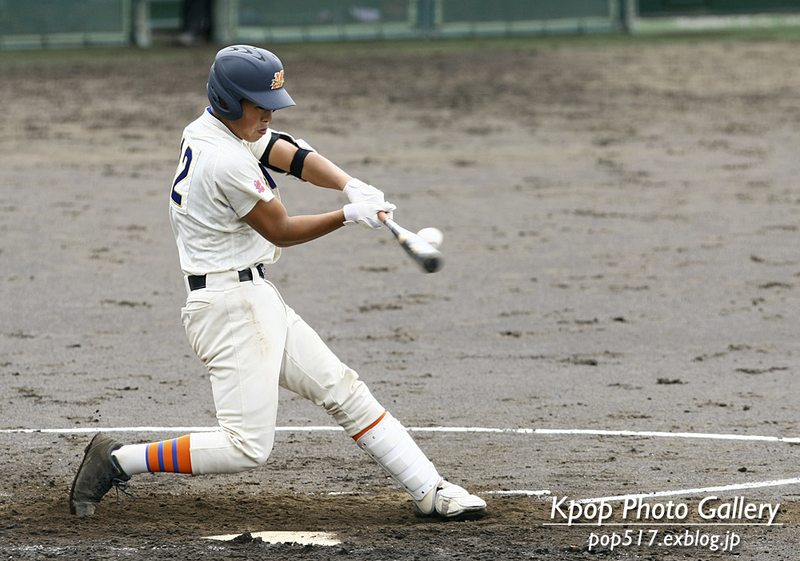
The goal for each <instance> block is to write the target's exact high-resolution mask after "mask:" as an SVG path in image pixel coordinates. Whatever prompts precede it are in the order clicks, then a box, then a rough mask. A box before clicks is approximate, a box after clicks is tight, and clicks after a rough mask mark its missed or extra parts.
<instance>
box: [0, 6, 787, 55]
mask: <svg viewBox="0 0 800 561" xmlns="http://www.w3.org/2000/svg"><path fill="white" fill-rule="evenodd" d="M708 18H717V20H716V22H715V23H714V24H713V25H711V26H712V27H713V26H717V27H719V25H720V23H719V22H720V21H722V24H723V25H732V26H739V27H741V26H756V25H758V26H764V25H798V26H800V0H559V1H553V0H215V2H214V13H213V18H212V19H213V33H214V40H215V41H216V42H217V43H220V44H230V43H234V42H253V43H259V42H276V41H314V40H353V39H391V38H416V37H434V38H436V37H471V36H498V35H533V34H544V33H583V32H610V31H615V30H619V29H628V30H630V31H634V32H637V31H645V32H646V31H670V30H675V29H681V30H682V29H687V28H693V29H694V28H697V29H699V28H701V27H702V26H703V25H704V23H703V22H704V21H705V20H707V19H708ZM726 18H727V19H726ZM726 22H727V23H726ZM180 24H181V0H0V48H5V49H9V48H41V47H70V46H91V45H127V44H130V43H131V42H133V43H135V44H137V45H139V46H148V45H150V44H151V32H152V31H153V30H177V29H178V28H179V27H180Z"/></svg>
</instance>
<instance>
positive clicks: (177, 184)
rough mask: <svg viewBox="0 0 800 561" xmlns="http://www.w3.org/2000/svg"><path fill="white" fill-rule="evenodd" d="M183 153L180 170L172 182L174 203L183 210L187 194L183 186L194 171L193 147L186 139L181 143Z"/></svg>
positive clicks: (179, 165)
mask: <svg viewBox="0 0 800 561" xmlns="http://www.w3.org/2000/svg"><path fill="white" fill-rule="evenodd" d="M184 146H185V148H184ZM181 151H182V153H183V155H182V156H181V160H180V163H179V164H178V170H177V171H176V172H175V180H174V181H173V182H172V202H173V203H175V204H176V205H177V206H178V207H179V208H183V199H184V195H185V193H186V191H185V190H183V189H182V184H183V183H185V182H186V180H187V179H188V178H189V175H190V173H191V169H192V147H191V146H190V145H189V143H188V142H186V139H185V138H184V139H183V141H182V142H181Z"/></svg>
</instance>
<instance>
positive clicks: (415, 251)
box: [378, 212, 444, 273]
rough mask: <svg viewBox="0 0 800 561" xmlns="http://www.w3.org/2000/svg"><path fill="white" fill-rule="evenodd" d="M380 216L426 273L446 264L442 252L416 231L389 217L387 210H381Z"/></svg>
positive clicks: (439, 268) (437, 269) (435, 270)
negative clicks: (407, 228)
mask: <svg viewBox="0 0 800 561" xmlns="http://www.w3.org/2000/svg"><path fill="white" fill-rule="evenodd" d="M378 218H380V219H381V220H382V221H383V223H384V224H386V227H387V228H389V230H390V231H391V232H392V234H394V237H395V238H397V241H398V242H399V243H400V246H401V247H402V248H403V249H405V250H406V253H408V255H409V256H410V257H411V259H413V260H414V261H416V262H417V263H418V264H419V265H420V267H422V269H423V270H424V271H425V272H426V273H435V272H437V271H440V270H441V268H442V267H443V266H444V255H442V252H441V251H439V250H438V249H436V248H435V247H433V246H432V245H431V244H429V243H428V242H426V241H425V240H423V239H422V238H421V237H419V236H418V235H417V234H415V233H414V232H411V231H409V230H406V229H405V228H403V227H402V226H400V225H399V224H398V223H397V222H395V221H394V220H392V219H391V218H389V217H388V216H387V215H386V213H385V212H379V213H378Z"/></svg>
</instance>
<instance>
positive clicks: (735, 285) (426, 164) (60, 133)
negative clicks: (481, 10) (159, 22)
mask: <svg viewBox="0 0 800 561" xmlns="http://www.w3.org/2000/svg"><path fill="white" fill-rule="evenodd" d="M477 47H481V48H477ZM352 49H353V50H352V51H350V52H348V50H347V49H346V48H344V47H343V46H324V45H323V46H314V45H310V46H308V45H307V46H288V45H287V46H280V45H277V46H274V50H275V51H276V52H277V53H278V54H279V55H280V56H282V58H283V61H284V63H285V66H286V87H287V89H288V90H289V92H290V93H291V94H292V96H293V97H294V99H295V100H296V101H297V103H298V107H296V108H290V109H286V110H282V111H280V112H278V113H276V118H275V121H274V123H273V125H274V128H276V129H278V130H286V131H288V132H291V133H292V134H294V135H295V136H299V137H302V138H305V139H306V140H308V141H309V142H310V143H311V144H312V145H314V146H315V147H316V148H317V149H319V150H320V152H322V153H323V154H325V155H328V156H329V157H331V159H333V160H334V161H336V162H338V163H339V164H340V165H341V166H342V167H344V168H345V169H346V170H348V171H349V172H350V173H351V174H353V175H355V176H357V177H360V178H362V179H364V180H366V181H369V182H372V183H374V184H375V185H377V186H379V187H381V188H382V189H384V190H385V191H386V193H387V196H388V198H389V199H390V200H392V201H393V202H395V203H396V204H397V205H398V210H397V212H396V217H397V219H398V221H399V222H400V223H402V224H404V225H406V226H407V227H409V228H413V229H419V228H421V227H423V226H431V225H435V226H437V227H439V228H440V229H442V230H443V231H444V234H445V240H444V246H443V250H444V252H445V255H446V258H447V262H446V265H445V268H444V270H443V271H441V272H440V273H437V274H435V275H423V274H421V272H420V271H418V270H417V269H415V268H414V265H413V264H412V263H411V262H410V261H409V260H408V259H407V258H406V257H405V255H404V254H403V253H402V251H401V250H400V249H399V248H398V247H397V245H396V244H395V242H394V241H393V239H392V238H391V236H390V235H389V233H388V232H386V231H381V232H372V233H370V232H367V231H366V230H363V229H361V228H347V229H344V230H342V231H340V232H337V233H336V234H334V235H331V236H328V237H326V238H325V239H321V240H318V241H316V242H314V243H311V244H307V245H304V246H300V247H297V248H293V249H290V250H288V251H286V252H285V254H284V256H283V257H282V258H281V260H280V261H279V262H278V263H277V264H276V265H275V266H274V267H272V268H271V271H270V275H271V278H272V279H273V280H274V282H275V283H276V285H277V286H278V288H279V289H280V290H281V293H282V294H283V296H284V298H285V299H286V300H287V302H288V303H289V304H290V305H292V306H293V307H294V308H295V309H296V310H297V311H298V312H299V313H300V314H301V315H303V316H304V317H305V319H306V320H307V321H308V322H309V323H310V324H311V325H312V326H314V327H315V328H316V329H317V330H318V332H319V333H320V334H321V335H322V336H323V338H324V339H325V340H326V341H328V342H329V344H330V346H331V348H333V349H334V351H335V352H336V353H337V354H339V356H340V357H341V358H342V359H343V360H344V361H345V362H347V363H348V364H350V365H351V366H352V367H353V368H355V369H356V370H357V371H358V372H359V373H360V374H361V376H362V378H363V379H365V380H366V382H367V384H368V385H369V386H370V388H371V389H372V391H373V393H374V394H375V395H376V397H377V398H378V399H379V400H380V401H381V402H382V403H383V404H384V405H385V406H386V407H387V408H389V409H390V410H391V411H392V412H393V414H394V415H395V416H396V417H398V418H399V419H401V420H402V421H403V422H404V424H406V425H407V426H409V427H412V428H415V429H422V428H426V427H438V426H447V427H463V428H472V429H475V428H484V429H485V428H499V429H551V430H552V431H554V432H550V433H548V432H543V431H540V432H530V431H516V432H512V431H507V432H500V433H492V432H466V431H465V432H435V431H431V432H426V431H422V430H415V431H414V432H413V434H414V437H415V438H416V439H417V440H418V442H419V443H420V445H421V446H422V447H423V448H424V449H425V450H426V451H428V452H429V454H430V456H431V458H432V459H433V460H434V462H435V463H436V464H437V466H438V467H439V469H440V471H441V472H442V473H443V474H444V475H445V476H447V477H448V478H450V479H451V480H454V481H457V482H459V483H464V484H465V485H466V486H468V487H469V488H470V489H471V490H473V491H475V492H478V493H479V494H482V495H483V496H484V497H485V498H486V499H487V501H488V503H489V508H490V512H489V515H488V516H487V517H486V518H484V519H483V520H480V521H471V522H454V523H447V524H441V523H435V522H431V521H427V520H418V519H416V518H414V516H413V514H412V509H411V503H410V500H409V499H408V497H407V496H405V495H404V494H402V493H400V492H399V491H398V490H397V488H396V487H395V486H394V485H393V484H392V482H391V481H389V480H388V479H387V478H386V477H385V476H384V474H383V473H382V472H380V470H379V468H377V466H375V465H374V464H373V463H372V462H371V460H369V459H368V458H367V457H366V456H365V455H363V454H362V453H361V452H360V451H359V450H358V449H357V447H355V446H354V445H353V444H352V443H351V442H348V441H347V439H346V438H345V436H344V435H343V434H341V433H338V432H330V431H322V430H314V429H312V428H311V427H319V426H323V427H329V426H331V424H332V422H331V421H330V420H329V419H327V418H326V416H325V415H324V413H323V412H321V411H319V410H317V409H316V408H315V407H313V406H312V405H310V404H308V403H306V402H303V401H301V400H299V399H298V398H296V397H294V396H292V395H289V394H288V393H287V394H285V395H282V405H281V409H280V412H279V419H278V424H279V425H280V426H281V427H295V429H296V430H285V431H281V432H279V433H278V435H277V439H276V446H275V450H274V452H273V454H272V456H271V457H270V460H269V461H268V463H267V465H266V466H264V467H262V468H260V469H257V470H254V471H251V472H248V473H244V474H239V475H229V476H200V477H185V476H170V475H164V474H155V475H147V476H137V477H135V478H134V479H133V480H132V482H131V490H132V491H133V493H134V494H135V495H136V501H135V502H130V501H129V500H128V499H127V498H125V497H121V500H120V504H116V502H115V497H114V496H113V495H109V497H108V498H107V499H105V500H104V501H103V502H102V503H101V505H100V507H99V508H98V510H97V515H96V516H94V517H92V518H89V519H77V518H75V517H71V516H70V515H69V510H68V506H67V493H68V490H69V485H70V482H71V479H72V477H73V475H74V472H75V469H76V468H77V466H78V464H79V462H80V459H81V456H82V450H83V447H84V446H85V445H86V443H87V442H88V440H89V438H90V435H91V433H92V432H93V431H94V430H96V429H98V428H102V427H106V428H109V427H111V428H118V429H124V430H123V431H121V432H119V433H117V434H116V437H117V438H119V439H121V440H124V441H126V442H142V441H150V440H156V439H160V438H167V437H172V436H178V434H175V432H174V431H171V430H170V429H169V428H170V427H210V426H213V425H214V412H213V406H212V402H211V396H210V392H209V386H208V382H207V381H206V379H205V378H206V375H205V371H204V368H203V366H202V364H201V363H200V362H199V361H198V360H197V359H196V357H194V355H193V354H192V351H191V349H190V347H189V345H188V343H187V341H186V339H185V335H184V333H183V331H182V327H181V325H180V318H179V309H180V307H181V305H182V302H183V299H184V298H185V291H184V288H183V284H182V279H181V275H180V270H179V268H178V260H177V253H176V251H175V249H174V242H173V240H172V235H171V232H170V229H169V224H168V220H167V200H168V199H167V197H168V189H169V184H170V180H171V178H172V175H173V172H174V167H175V164H176V162H177V157H178V154H177V152H178V144H179V141H180V133H181V130H182V128H183V126H184V125H185V124H187V123H188V122H189V121H191V120H192V119H193V118H195V117H196V116H197V115H198V114H199V113H200V112H201V111H202V110H203V108H204V106H205V93H204V87H205V81H206V78H207V72H208V66H209V64H210V62H211V61H212V60H213V55H214V52H215V49H206V48H201V49H197V50H176V49H170V48H156V49H153V50H150V51H146V52H139V51H135V50H118V51H83V52H73V53H46V52H45V53H17V54H14V53H3V54H2V56H0V93H2V95H3V99H4V102H5V111H4V118H3V119H2V120H0V132H2V134H0V160H2V166H0V186H1V187H0V193H1V194H2V197H1V198H0V232H1V233H2V237H0V240H2V242H0V299H2V302H3V305H2V307H0V310H1V311H0V313H1V314H2V317H1V318H0V324H2V328H1V329H0V411H2V413H0V430H2V431H3V432H0V442H1V443H2V447H3V450H4V454H2V455H1V456H0V557H3V558H5V559H45V558H59V559H76V560H77V559H81V560H86V559H119V560H122V559H167V558H174V557H181V558H185V559H229V558H248V559H267V558H269V559H295V558H298V557H300V558H308V559H332V558H336V559H399V560H411V559H539V558H546V559H564V560H566V559H583V558H595V556H600V557H603V558H613V559H617V558H620V559H627V558H643V559H708V558H719V557H727V556H730V555H736V556H738V557H739V558H743V559H759V560H768V559H770V560H771V559H790V558H794V557H796V551H797V549H798V546H800V531H798V523H800V503H798V496H800V494H798V493H800V481H797V482H792V481H791V480H793V479H794V478H797V477H800V469H798V462H797V455H798V450H797V446H796V443H795V442H793V441H792V439H794V438H797V437H800V425H798V418H800V416H799V415H798V409H800V399H798V398H800V383H798V381H797V380H796V379H795V378H794V374H796V373H797V372H798V371H800V356H799V355H798V352H797V349H796V332H797V317H800V298H799V297H798V294H800V292H798V287H800V257H798V251H797V242H798V235H799V234H798V233H799V232H800V225H799V224H798V216H799V215H800V194H799V193H798V179H797V177H798V175H800V160H798V157H797V153H798V146H800V51H798V48H797V43H796V42H794V41H790V40H783V41H779V40H772V41H742V40H734V39H725V38H721V37H715V38H697V39H696V40H683V41H650V42H648V41H640V40H631V41H624V40H619V41H611V42H602V41H598V42H595V43H593V42H591V41H580V40H577V41H569V40H563V41H561V40H556V41H543V40H531V41H529V42H525V41H514V42H507V43H504V42H502V41H493V42H487V43H474V44H471V45H470V44H467V43H449V42H448V43H441V44H438V46H437V45H430V44H427V45H423V46H421V47H415V48H407V47H400V46H398V47H397V48H393V47H392V45H383V46H379V47H378V48H376V49H375V50H374V51H371V50H370V49H368V48H364V47H362V46H354V47H353V48H352ZM279 182H280V185H281V192H282V198H283V201H284V203H285V204H286V206H287V207H288V208H289V210H290V212H292V213H294V214H302V213H310V212H321V211H325V210H331V209H334V208H337V207H338V206H341V205H342V204H343V201H342V197H341V196H337V194H336V193H332V192H327V191H326V192H321V191H319V190H315V189H314V188H312V187H310V186H308V185H304V184H300V183H298V182H296V181H294V180H292V179H287V178H280V179H279ZM147 427H162V428H163V429H150V428H147ZM11 429H65V430H64V432H61V433H52V432H33V433H27V432H12V431H11ZM573 429H576V430H584V431H589V432H583V433H570V432H568V431H570V430H573ZM81 431H86V432H81ZM599 431H608V432H605V433H603V432H599ZM612 431H623V432H612ZM624 431H630V432H624ZM684 433H686V434H684ZM700 434H704V435H706V436H705V437H703V438H697V436H698V435H700ZM737 437H757V438H753V439H750V440H747V439H744V438H740V439H736V438H737ZM769 482H773V483H771V484H770V483H769ZM648 493H661V495H654V496H651V497H649V498H647V499H646V500H647V502H648V503H649V504H651V505H656V504H659V505H662V507H666V506H667V503H668V502H669V501H672V502H673V507H675V506H677V505H678V504H685V505H686V508H687V516H686V517H680V518H673V519H667V518H659V519H656V518H655V517H654V516H653V517H651V518H650V519H648V520H642V521H641V524H639V525H637V523H638V522H636V523H635V522H634V521H633V520H632V518H630V517H628V518H624V519H623V518H621V517H620V516H621V508H622V506H621V505H622V504H623V502H622V501H621V500H618V499H614V500H610V501H609V503H608V504H610V505H612V508H613V510H614V513H613V517H612V518H610V519H609V520H607V521H605V522H604V524H601V525H594V526H588V525H580V526H563V525H554V524H556V523H559V522H563V521H562V520H560V519H559V517H558V516H554V512H555V511H554V507H553V502H554V500H553V498H554V497H556V498H557V499H560V498H563V497H568V499H575V500H578V499H592V498H602V497H621V496H624V495H636V494H648ZM712 496H715V497H717V499H716V500H713V501H712V500H708V501H706V502H703V501H704V500H705V499H709V497H712ZM737 497H742V500H741V501H739V499H737ZM734 500H736V501H737V502H736V505H737V508H738V507H741V508H742V510H741V512H742V513H743V512H745V511H744V507H745V506H746V504H749V503H753V504H756V505H762V504H764V505H766V504H768V505H770V507H775V508H776V509H777V515H776V518H775V519H774V520H773V522H774V523H773V524H767V523H766V521H765V519H764V518H747V517H744V515H742V516H740V517H739V518H734V517H732V516H722V515H720V514H719V512H718V513H717V515H716V516H715V517H711V518H701V517H700V516H699V512H698V510H702V508H703V507H701V504H703V505H705V506H706V507H708V506H709V505H715V506H716V507H720V506H721V505H723V504H726V503H731V505H732V504H733V501H734ZM564 504H567V503H564ZM653 508H654V510H655V507H654V506H653ZM720 512H721V511H720ZM747 512H750V511H747ZM581 522H587V523H591V522H592V521H591V519H582V520H581ZM612 523H615V524H618V525H611V524H612ZM664 523H669V524H666V525H664ZM739 523H741V524H742V525H733V524H739ZM267 530H292V531H329V532H334V533H336V534H337V535H338V536H339V538H340V539H341V541H342V543H341V544H340V545H337V546H333V547H323V546H301V545H288V544H284V545H270V544H266V543H263V542H261V541H259V540H258V539H252V538H249V537H248V536H249V535H250V534H245V532H248V533H249V532H253V533H254V532H259V531H267ZM627 531H630V533H629V534H627V535H628V536H631V540H632V543H627V544H616V545H615V546H614V549H613V551H612V549H611V547H612V541H611V539H612V535H618V536H625V535H626V534H625V532H627ZM640 531H641V532H644V534H643V535H644V536H645V539H644V541H642V539H641V538H639V539H634V538H638V537H639V536H640V534H639V532H640ZM651 531H654V532H656V534H655V535H656V536H657V539H656V540H655V541H653V543H648V542H649V539H650V537H651V536H652V535H653V534H650V533H649V532H651ZM694 532H698V533H697V534H695V533H694ZM218 534H236V535H241V536H242V537H241V538H239V539H238V540H237V541H236V542H212V541H208V540H204V539H203V538H204V537H206V536H211V535H218ZM734 534H735V535H736V536H737V538H738V541H737V543H736V544H735V546H734V547H732V548H731V551H721V547H718V548H716V549H715V548H712V547H711V536H712V535H716V536H722V537H723V538H725V537H726V536H727V539H728V543H729V544H730V543H732V542H731V541H730V540H731V536H732V535H734ZM690 535H691V536H696V538H692V539H691V540H690V539H689V536H690ZM592 536H596V537H598V538H602V537H603V536H605V538H604V539H605V545H603V543H599V544H596V545H594V546H592V547H591V550H590V545H591V540H592ZM667 536H670V537H667ZM671 536H681V538H680V540H679V542H680V543H678V544H675V541H674V538H673V537H671ZM702 536H706V537H705V540H706V541H705V542H704V543H705V545H703V543H701V538H702ZM720 543H722V542H720Z"/></svg>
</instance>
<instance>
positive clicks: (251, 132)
mask: <svg viewBox="0 0 800 561" xmlns="http://www.w3.org/2000/svg"><path fill="white" fill-rule="evenodd" d="M270 121H272V109H262V108H261V107H259V106H258V105H256V104H255V103H253V102H252V101H249V100H247V99H243V100H242V116H241V118H239V119H237V120H236V121H229V122H228V127H229V128H230V129H231V132H232V133H233V134H235V135H236V136H238V137H239V138H241V139H242V140H246V141H248V142H255V141H256V140H258V139H259V138H261V137H262V136H264V135H265V134H267V129H268V128H269V123H270Z"/></svg>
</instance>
